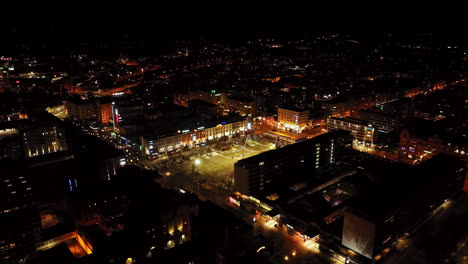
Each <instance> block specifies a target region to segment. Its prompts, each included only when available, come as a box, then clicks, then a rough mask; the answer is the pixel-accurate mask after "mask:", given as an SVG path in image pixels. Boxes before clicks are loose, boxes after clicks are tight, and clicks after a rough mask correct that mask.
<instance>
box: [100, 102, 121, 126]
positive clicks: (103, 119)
mask: <svg viewBox="0 0 468 264" xmlns="http://www.w3.org/2000/svg"><path fill="white" fill-rule="evenodd" d="M112 115H113V113H112V103H111V102H107V103H101V102H98V103H97V120H98V123H99V124H103V125H105V124H109V123H111V122H112V120H113V116H112ZM115 115H116V117H118V116H119V113H118V111H117V110H116V113H115Z"/></svg>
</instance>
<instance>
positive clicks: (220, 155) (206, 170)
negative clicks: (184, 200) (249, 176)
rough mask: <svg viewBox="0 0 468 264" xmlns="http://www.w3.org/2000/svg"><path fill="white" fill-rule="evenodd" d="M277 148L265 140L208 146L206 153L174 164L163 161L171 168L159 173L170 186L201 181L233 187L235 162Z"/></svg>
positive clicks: (198, 153) (199, 152)
mask: <svg viewBox="0 0 468 264" xmlns="http://www.w3.org/2000/svg"><path fill="white" fill-rule="evenodd" d="M273 148H274V144H273V143H271V142H270V141H268V140H265V139H259V140H255V139H247V140H241V139H239V140H238V141H235V140H233V141H232V142H228V143H225V144H222V145H216V144H212V145H210V146H206V147H205V151H198V152H194V153H191V154H190V155H189V156H187V158H186V159H179V158H177V159H176V161H175V162H172V163H171V162H169V161H168V159H167V158H165V159H162V160H161V161H160V162H161V163H163V164H170V165H165V166H164V167H162V169H161V168H160V169H159V170H160V174H161V175H162V176H163V177H164V178H166V179H165V182H166V183H167V184H168V185H170V186H177V185H183V186H185V185H186V184H187V181H191V182H193V181H195V182H196V180H197V179H200V178H201V179H203V183H207V184H208V185H212V186H213V187H217V188H223V187H226V186H228V187H229V186H230V184H231V183H232V178H233V175H234V163H236V162H237V161H238V160H240V159H244V158H247V157H251V156H254V155H257V154H259V153H262V152H265V151H268V150H272V149H273ZM197 160H198V161H197ZM207 184H205V187H206V186H207Z"/></svg>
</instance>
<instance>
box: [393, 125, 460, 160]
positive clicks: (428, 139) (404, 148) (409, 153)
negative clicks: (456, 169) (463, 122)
mask: <svg viewBox="0 0 468 264" xmlns="http://www.w3.org/2000/svg"><path fill="white" fill-rule="evenodd" d="M454 139H455V137H453V138H452V140H454ZM461 142H463V141H460V144H456V143H455V142H454V143H450V144H449V143H448V142H447V143H444V141H442V139H441V138H440V136H439V135H437V134H435V133H433V134H432V135H421V134H420V133H419V134H418V133H417V131H415V130H413V133H410V131H409V130H408V129H403V131H402V132H401V133H400V147H399V149H398V153H399V156H400V158H401V159H402V161H408V160H409V162H410V163H413V162H420V161H422V160H426V159H429V158H431V157H432V156H434V155H437V154H438V153H444V154H447V155H452V156H457V157H460V158H462V159H465V160H468V145H467V144H463V143H461Z"/></svg>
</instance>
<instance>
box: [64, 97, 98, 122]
mask: <svg viewBox="0 0 468 264" xmlns="http://www.w3.org/2000/svg"><path fill="white" fill-rule="evenodd" d="M64 104H65V108H66V109H67V113H68V117H69V118H71V119H78V120H88V119H92V118H95V117H96V102H94V101H92V100H81V99H79V98H74V97H71V98H69V99H67V100H65V102H64Z"/></svg>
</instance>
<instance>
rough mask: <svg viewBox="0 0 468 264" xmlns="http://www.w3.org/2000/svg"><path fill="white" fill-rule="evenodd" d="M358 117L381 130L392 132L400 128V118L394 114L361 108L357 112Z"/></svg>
mask: <svg viewBox="0 0 468 264" xmlns="http://www.w3.org/2000/svg"><path fill="white" fill-rule="evenodd" d="M357 118H358V119H360V120H362V121H365V122H366V123H368V124H371V125H372V126H374V127H377V129H378V131H379V132H383V133H390V132H391V131H394V130H395V129H397V128H398V124H399V122H398V119H397V118H395V117H394V116H393V115H390V114H386V113H382V112H374V111H368V110H360V111H358V112H357Z"/></svg>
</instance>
